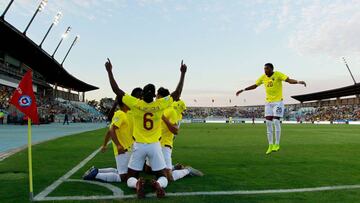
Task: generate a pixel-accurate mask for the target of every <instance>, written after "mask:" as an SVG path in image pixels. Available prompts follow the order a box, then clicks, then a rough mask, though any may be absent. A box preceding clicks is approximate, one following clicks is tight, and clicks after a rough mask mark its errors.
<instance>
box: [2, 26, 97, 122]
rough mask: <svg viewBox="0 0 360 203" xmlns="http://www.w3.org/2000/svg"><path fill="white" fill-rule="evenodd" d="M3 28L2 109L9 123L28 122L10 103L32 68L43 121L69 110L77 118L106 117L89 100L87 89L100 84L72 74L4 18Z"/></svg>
mask: <svg viewBox="0 0 360 203" xmlns="http://www.w3.org/2000/svg"><path fill="white" fill-rule="evenodd" d="M0 30H1V32H0V44H1V47H0V110H1V111H3V112H4V113H5V123H15V124H18V123H19V124H24V123H26V122H27V118H26V117H25V116H24V115H23V114H22V113H21V112H19V111H18V110H16V109H15V108H14V107H13V106H11V105H9V99H10V97H11V95H12V93H13V92H14V90H15V88H16V87H17V86H18V84H19V81H20V80H21V78H22V77H23V75H24V74H25V73H26V72H27V70H28V69H32V71H33V89H34V92H35V96H36V102H37V106H38V113H39V118H40V122H41V123H50V122H58V121H60V120H62V119H63V118H64V115H65V114H68V115H69V118H71V119H70V120H72V121H73V122H92V121H98V120H102V117H103V116H102V114H101V113H100V112H99V111H97V110H96V109H95V108H93V107H91V106H89V105H87V104H86V103H85V92H88V91H92V90H96V89H98V88H97V87H95V86H93V85H90V84H87V83H85V82H83V81H81V80H79V79H77V78H75V77H74V76H72V75H71V74H69V73H68V72H67V71H66V70H65V69H64V67H63V66H62V65H61V64H59V63H58V62H57V61H56V60H55V59H54V58H53V57H51V56H50V55H49V54H48V53H46V52H45V51H44V50H43V49H41V47H40V46H38V45H37V44H35V43H34V42H33V41H32V40H31V39H29V38H28V37H27V36H25V35H24V34H23V33H22V32H20V31H19V30H17V29H16V28H15V27H13V26H12V25H10V24H9V23H7V22H6V21H4V20H3V19H0ZM15 44H16V45H17V46H15ZM19 47H21V49H19Z"/></svg>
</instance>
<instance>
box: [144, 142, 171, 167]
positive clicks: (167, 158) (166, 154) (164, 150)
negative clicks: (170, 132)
mask: <svg viewBox="0 0 360 203" xmlns="http://www.w3.org/2000/svg"><path fill="white" fill-rule="evenodd" d="M161 150H162V153H163V155H164V160H165V165H166V167H165V168H166V169H170V170H172V168H173V165H172V159H171V154H172V149H170V148H169V147H161ZM146 165H148V166H149V167H151V164H150V161H149V158H148V157H146Z"/></svg>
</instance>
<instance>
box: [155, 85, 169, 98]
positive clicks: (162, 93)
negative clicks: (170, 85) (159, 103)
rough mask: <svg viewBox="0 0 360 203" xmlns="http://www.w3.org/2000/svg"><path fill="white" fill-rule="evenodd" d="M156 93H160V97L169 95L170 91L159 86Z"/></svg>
mask: <svg viewBox="0 0 360 203" xmlns="http://www.w3.org/2000/svg"><path fill="white" fill-rule="evenodd" d="M157 93H158V95H160V96H161V97H167V96H169V95H170V92H169V90H168V89H166V88H163V87H160V88H159V89H158V91H157Z"/></svg>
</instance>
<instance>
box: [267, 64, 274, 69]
mask: <svg viewBox="0 0 360 203" xmlns="http://www.w3.org/2000/svg"><path fill="white" fill-rule="evenodd" d="M265 66H266V67H269V68H271V69H272V70H274V65H273V64H272V63H265Z"/></svg>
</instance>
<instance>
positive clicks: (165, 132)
mask: <svg viewBox="0 0 360 203" xmlns="http://www.w3.org/2000/svg"><path fill="white" fill-rule="evenodd" d="M168 95H169V90H167V89H165V88H162V87H161V88H159V89H158V95H157V98H163V97H166V96H168ZM185 109H186V106H185V103H184V102H183V101H182V100H179V101H177V102H174V103H173V104H172V106H171V107H169V108H167V109H166V110H165V111H164V114H163V116H162V120H163V122H162V124H161V139H160V143H161V147H162V152H163V155H164V159H165V163H166V169H165V172H166V177H167V178H168V180H169V181H176V180H179V179H181V178H183V177H185V176H187V175H191V176H203V174H202V172H201V171H199V170H197V169H194V168H192V167H190V166H187V167H185V168H183V169H178V170H173V169H174V167H173V165H172V157H171V156H172V150H173V144H174V139H175V135H177V134H178V131H179V127H180V121H181V120H182V113H183V112H184V111H185Z"/></svg>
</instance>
